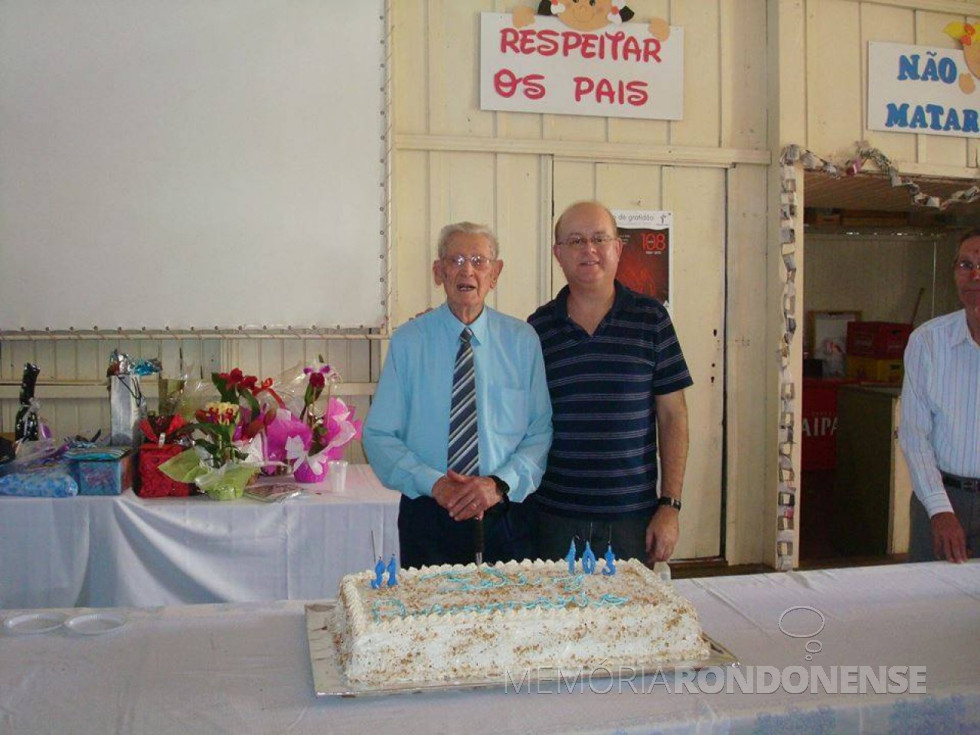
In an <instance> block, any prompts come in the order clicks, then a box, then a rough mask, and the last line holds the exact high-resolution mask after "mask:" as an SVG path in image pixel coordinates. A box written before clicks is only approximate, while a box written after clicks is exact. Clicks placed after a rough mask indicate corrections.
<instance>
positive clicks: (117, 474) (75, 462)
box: [64, 446, 133, 495]
mask: <svg viewBox="0 0 980 735" xmlns="http://www.w3.org/2000/svg"><path fill="white" fill-rule="evenodd" d="M64 456H65V459H66V460H68V468H69V471H70V472H71V476H72V477H73V478H74V479H75V482H76V483H77V484H78V494H79V495H119V494H121V493H122V491H123V490H125V489H126V488H127V487H129V486H130V485H131V484H132V480H133V471H132V467H133V463H132V456H131V452H130V450H129V449H128V448H125V447H96V446H87V447H86V446H82V447H72V448H70V449H68V450H67V451H66V452H65V455H64Z"/></svg>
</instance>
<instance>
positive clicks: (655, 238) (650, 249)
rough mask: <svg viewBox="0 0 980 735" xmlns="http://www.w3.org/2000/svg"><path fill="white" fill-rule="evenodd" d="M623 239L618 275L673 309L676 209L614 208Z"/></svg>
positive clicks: (620, 278) (628, 284)
mask: <svg viewBox="0 0 980 735" xmlns="http://www.w3.org/2000/svg"><path fill="white" fill-rule="evenodd" d="M612 214H613V216H614V217H615V218H616V228H617V230H618V232H619V237H620V239H621V240H622V241H623V254H622V255H621V256H620V258H619V268H618V269H617V271H616V278H617V279H618V280H619V282H620V283H622V284H623V285H624V286H627V287H629V288H631V289H633V290H634V291H636V292H637V293H641V294H644V295H645V296H652V297H653V298H655V299H657V300H658V301H660V302H662V303H663V304H664V306H666V307H667V308H668V309H669V308H670V285H671V282H670V245H671V242H672V240H673V237H672V230H673V227H674V213H673V212H659V211H642V210H639V211H638V210H619V209H614V210H612Z"/></svg>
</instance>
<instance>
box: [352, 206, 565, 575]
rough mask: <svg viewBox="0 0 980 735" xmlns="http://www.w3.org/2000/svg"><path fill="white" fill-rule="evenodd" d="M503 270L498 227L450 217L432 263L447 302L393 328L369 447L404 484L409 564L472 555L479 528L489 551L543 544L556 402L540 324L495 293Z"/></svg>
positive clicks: (369, 424)
mask: <svg viewBox="0 0 980 735" xmlns="http://www.w3.org/2000/svg"><path fill="white" fill-rule="evenodd" d="M502 269H503V261H501V260H500V259H499V258H498V247H497V240H496V238H495V237H494V235H493V233H492V232H491V231H490V230H489V229H488V228H486V227H484V226H481V225H475V224H472V223H469V222H462V223H458V224H452V225H447V226H446V227H444V228H443V230H442V232H441V233H440V236H439V247H438V258H437V259H436V260H435V261H434V262H433V264H432V273H433V277H434V279H435V282H436V285H439V286H442V287H443V288H444V289H445V292H446V302H445V303H444V304H443V305H442V306H440V307H439V308H437V309H434V310H433V311H430V312H428V313H426V314H424V315H422V316H420V317H418V318H416V319H413V320H411V321H410V322H408V323H407V324H405V325H403V326H402V327H400V328H399V329H398V330H397V331H396V332H395V334H394V335H393V336H392V339H391V346H390V349H389V351H388V355H387V358H386V360H385V363H384V368H383V369H382V372H381V379H380V380H379V382H378V389H377V392H376V393H375V395H374V400H373V402H372V405H371V410H370V412H369V413H368V417H367V420H366V421H365V424H364V450H365V453H366V454H367V457H368V461H369V462H370V463H371V466H372V468H373V469H374V471H375V473H376V474H377V475H378V478H379V479H380V480H381V482H382V483H383V484H384V485H386V486H387V487H390V488H393V489H395V490H398V491H400V492H401V493H402V500H401V506H400V509H399V516H398V533H399V547H400V556H401V564H402V566H406V567H418V566H422V565H425V564H445V563H454V564H455V563H467V562H472V561H474V552H475V550H477V546H478V544H479V542H477V541H475V540H474V539H475V537H476V536H477V535H480V534H482V536H481V537H482V538H483V539H484V544H485V560H486V561H487V562H491V563H492V562H495V561H497V560H506V559H511V558H523V557H525V556H528V555H529V554H530V553H531V550H532V548H533V547H532V546H531V542H530V538H529V534H530V521H529V519H527V518H526V517H525V515H526V512H527V510H526V508H525V507H524V506H523V504H522V501H523V500H524V499H525V498H527V497H528V495H530V494H531V493H533V492H534V491H535V489H537V486H538V483H539V482H540V480H541V477H542V475H543V473H544V468H545V462H546V459H547V456H548V449H549V448H550V446H551V433H552V429H551V402H550V399H549V395H548V385H547V380H546V376H545V368H544V360H543V357H542V354H541V343H540V341H539V340H538V337H537V334H536V333H535V332H534V330H533V329H532V328H531V327H530V326H529V325H528V324H526V323H525V322H523V321H521V320H519V319H515V318H513V317H510V316H506V315H504V314H501V313H500V312H498V311H495V310H494V309H491V308H490V307H488V306H486V305H485V303H484V302H485V299H486V296H487V294H488V293H489V292H490V291H491V290H492V289H493V288H494V287H495V286H496V283H497V279H498V278H499V276H500V272H501V270H502ZM464 328H468V330H469V332H468V334H467V335H466V337H465V338H464V339H465V340H467V341H468V343H469V346H470V349H471V354H472V369H473V370H475V405H476V425H477V431H476V436H475V437H474V438H473V442H472V446H473V449H474V451H473V452H472V456H471V457H470V462H471V463H470V466H469V467H468V469H467V471H465V472H458V471H454V470H453V469H450V466H449V465H450V461H451V460H452V459H453V458H452V457H451V456H450V454H451V452H452V451H453V448H452V446H451V444H450V407H451V403H452V394H453V391H454V385H455V384H454V370H455V369H456V365H457V362H456V361H457V357H458V353H459V352H460V351H461V349H462V348H461V333H462V332H463V331H464ZM475 524H481V525H480V526H476V525H475ZM480 550H481V551H482V550H484V549H480Z"/></svg>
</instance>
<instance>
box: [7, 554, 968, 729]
mask: <svg viewBox="0 0 980 735" xmlns="http://www.w3.org/2000/svg"><path fill="white" fill-rule="evenodd" d="M676 586H677V588H678V590H679V591H680V592H681V593H683V594H684V595H686V596H688V597H689V598H690V599H691V600H692V601H693V602H694V604H695V605H696V607H697V609H698V611H699V613H700V615H701V618H702V620H703V622H704V625H705V628H706V630H707V631H708V633H709V634H710V635H712V636H713V637H715V638H716V639H717V640H719V641H720V642H722V643H723V644H725V645H727V646H728V647H729V648H730V649H731V650H732V651H733V652H734V653H735V654H736V655H737V656H738V658H739V659H740V661H741V663H742V669H743V670H748V668H749V667H761V666H770V667H778V668H780V669H782V668H785V667H789V666H796V665H800V666H821V667H823V670H824V671H828V672H829V671H830V670H831V669H832V668H833V667H839V666H844V665H853V666H872V667H878V666H902V665H904V666H919V667H925V668H926V676H925V687H926V690H927V691H926V693H923V694H914V695H910V694H871V693H869V694H863V695H862V694H828V693H824V692H822V691H818V692H817V693H810V692H805V693H800V694H791V693H787V692H786V691H782V690H778V691H775V692H773V693H770V694H748V693H744V692H741V691H738V690H736V691H734V692H733V693H731V694H728V693H724V692H723V693H718V694H712V693H708V692H705V691H694V692H690V691H677V687H676V686H674V687H673V688H670V689H668V688H667V686H665V685H664V684H658V685H657V686H654V687H652V690H651V691H644V689H645V688H646V687H647V685H648V682H647V681H646V680H644V681H643V682H641V683H638V684H636V691H634V690H633V689H631V688H630V687H625V688H622V689H620V688H613V689H612V691H606V690H605V688H602V687H600V686H594V687H592V686H582V687H578V688H576V689H574V690H573V691H568V690H567V689H564V690H561V691H559V692H557V693H553V692H552V693H547V692H540V693H539V692H536V691H521V692H519V693H515V692H514V691H513V690H511V691H510V692H504V691H503V690H502V688H496V689H492V690H474V691H451V692H438V693H425V694H399V695H388V696H381V697H363V698H356V699H334V698H322V699H317V698H316V697H315V695H314V693H313V692H314V688H313V677H312V673H311V667H310V660H309V651H308V646H307V640H306V631H305V622H304V606H303V603H301V602H298V601H286V602H275V603H240V604H231V605H195V606H188V607H174V608H158V609H140V610H126V611H120V612H124V613H126V614H127V615H128V616H129V622H128V624H127V625H126V626H124V627H122V628H120V629H118V630H116V631H114V632H112V633H108V634H105V635H102V636H80V635H77V634H74V633H72V632H70V631H68V630H64V629H58V630H55V631H53V632H50V633H44V634H38V635H22V636H12V635H7V634H4V633H3V632H0V733H3V735H27V734H30V733H46V734H47V733H52V732H71V733H74V734H78V735H84V734H85V733H99V734H100V735H102V734H104V733H153V734H154V735H166V734H167V733H179V734H180V735H184V733H200V732H207V733H233V734H234V735H247V734H248V733H263V734H266V733H287V732H288V733H290V734H291V735H303V734H304V733H311V734H312V733H324V732H338V733H354V732H370V733H372V734H373V735H381V734H382V733H397V735H411V734H412V733H434V732H464V731H465V732H467V733H468V735H479V734H480V733H493V734H494V735H502V734H505V733H532V732H536V733H572V732H595V733H633V732H636V733H650V732H657V733H699V734H703V733H725V734H727V735H741V734H743V733H746V734H747V733H757V734H766V733H773V734H775V733H779V734H783V733H807V734H808V735H809V734H810V733H819V734H821V735H827V734H837V733H840V734H842V735H843V734H845V733H846V734H848V735H850V734H851V733H875V734H877V733H889V732H899V733H922V734H923V735H925V734H926V733H929V734H932V733H975V732H980V654H978V650H977V640H978V638H980V562H977V561H974V562H970V563H968V564H965V565H958V566H954V565H952V564H947V563H933V564H918V565H900V566H882V567H865V568H855V569H843V570H833V571H820V572H816V571H814V572H805V573H788V574H767V575H758V576H737V577H714V578H705V579H698V580H682V581H678V582H676ZM796 606H807V607H812V608H814V609H816V610H818V611H819V612H820V614H821V615H822V616H823V617H824V619H825V621H826V624H825V627H824V628H823V630H822V631H820V632H819V634H817V635H815V636H809V637H807V638H806V639H805V640H804V639H801V638H792V637H790V636H788V635H786V634H785V633H784V632H782V631H781V630H780V625H779V619H780V617H781V616H783V614H784V613H785V611H786V610H789V609H790V608H793V607H796ZM66 612H71V613H75V612H78V611H66ZM6 614H7V615H8V616H10V615H13V614H14V612H13V611H8V612H7V613H6ZM799 623H800V621H794V622H790V621H789V616H787V617H786V618H785V619H784V621H783V627H784V628H785V629H786V630H789V631H790V632H793V633H797V634H799V633H801V632H809V631H802V630H801V629H800V627H799ZM808 641H809V642H811V643H812V642H813V641H817V642H819V643H820V644H821V646H820V651H819V652H818V653H815V654H812V655H813V659H812V660H811V661H806V660H805V656H806V655H807V654H806V652H805V645H806V643H807V642H808ZM816 648H817V646H815V645H811V650H812V649H816ZM606 684H608V680H606ZM603 686H604V685H603Z"/></svg>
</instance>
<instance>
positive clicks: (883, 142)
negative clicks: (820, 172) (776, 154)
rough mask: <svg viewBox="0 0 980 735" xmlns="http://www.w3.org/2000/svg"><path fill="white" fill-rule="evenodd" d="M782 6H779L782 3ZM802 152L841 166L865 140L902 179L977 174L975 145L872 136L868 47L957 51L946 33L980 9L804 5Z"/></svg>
mask: <svg viewBox="0 0 980 735" xmlns="http://www.w3.org/2000/svg"><path fill="white" fill-rule="evenodd" d="M785 1H786V0H782V2H785ZM805 5H806V17H805V23H806V110H807V114H806V126H807V130H806V141H805V143H806V146H807V147H808V148H809V149H810V150H812V151H814V152H815V153H817V154H818V155H820V156H822V157H824V158H831V157H833V158H835V159H836V158H838V157H840V159H846V158H847V157H849V156H850V155H852V154H853V152H854V145H855V142H856V141H861V140H864V141H867V142H868V144H869V145H870V146H872V147H874V148H878V149H879V150H881V151H882V152H883V153H884V154H885V155H886V156H888V158H889V159H890V160H891V161H892V162H895V163H897V162H901V163H902V166H901V169H902V171H903V172H905V173H909V174H912V173H933V174H936V175H943V174H944V173H945V174H946V175H952V176H964V177H973V176H975V175H976V166H977V151H978V150H980V148H978V146H980V141H978V139H976V138H973V139H969V138H955V137H949V136H941V135H915V134H907V133H889V132H879V131H870V130H867V129H866V127H865V123H866V117H867V107H866V103H865V102H866V96H867V81H866V80H867V56H868V41H890V42H895V43H909V44H915V45H918V46H939V47H941V48H958V47H959V44H958V42H957V41H955V40H953V39H952V38H950V37H949V36H947V35H946V34H945V33H943V28H945V27H946V25H947V24H948V23H950V22H952V21H966V20H968V19H971V20H974V21H975V20H976V19H977V16H978V14H980V2H978V0H967V1H966V2H941V1H939V2H937V1H936V0H928V1H923V2H904V1H902V0H894V1H888V0H886V1H884V2H882V1H881V0H873V1H869V2H857V1H856V0H806V2H805Z"/></svg>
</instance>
